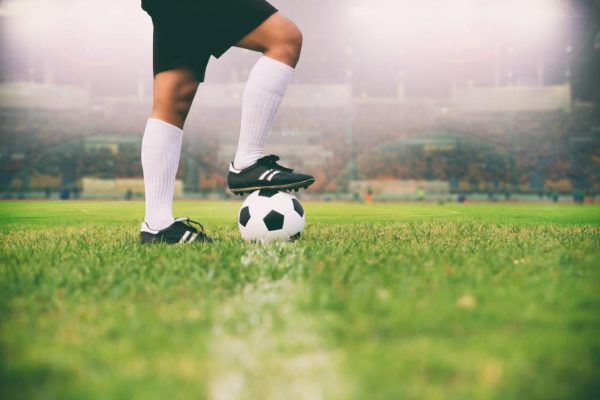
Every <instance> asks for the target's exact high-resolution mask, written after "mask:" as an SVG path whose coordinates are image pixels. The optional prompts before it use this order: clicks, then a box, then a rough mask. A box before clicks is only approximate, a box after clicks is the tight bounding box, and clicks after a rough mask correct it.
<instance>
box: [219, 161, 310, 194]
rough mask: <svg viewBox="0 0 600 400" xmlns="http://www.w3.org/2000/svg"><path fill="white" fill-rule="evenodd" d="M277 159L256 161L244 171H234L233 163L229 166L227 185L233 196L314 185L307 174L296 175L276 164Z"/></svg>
mask: <svg viewBox="0 0 600 400" xmlns="http://www.w3.org/2000/svg"><path fill="white" fill-rule="evenodd" d="M277 161H279V157H278V156H275V155H270V156H265V157H263V158H260V159H258V161H256V164H254V165H251V166H249V167H248V168H246V169H242V170H238V169H235V167H234V166H233V163H231V164H230V165H229V174H228V175H227V184H228V185H229V190H231V191H232V192H233V193H234V194H239V195H243V194H244V193H252V192H254V191H255V190H261V189H273V190H281V191H287V190H295V191H296V192H297V191H298V190H299V189H302V188H304V189H307V188H308V187H309V186H310V185H312V184H313V183H315V178H313V177H312V176H310V175H307V174H297V173H295V172H294V170H293V169H290V168H286V167H282V166H281V165H279V164H277Z"/></svg>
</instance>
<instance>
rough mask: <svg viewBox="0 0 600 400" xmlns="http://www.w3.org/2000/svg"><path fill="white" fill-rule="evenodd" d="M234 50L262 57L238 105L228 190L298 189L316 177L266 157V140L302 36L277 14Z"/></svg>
mask: <svg viewBox="0 0 600 400" xmlns="http://www.w3.org/2000/svg"><path fill="white" fill-rule="evenodd" d="M236 46H238V47H242V48H245V49H250V50H254V51H260V52H262V53H263V57H261V58H260V59H259V60H258V62H257V63H256V65H255V66H254V67H253V68H252V71H251V72H250V76H249V77H248V82H247V84H246V88H245V90H244V96H243V101H242V123H241V131H240V139H239V143H238V149H237V152H236V156H235V159H234V161H233V163H232V165H231V166H230V173H229V175H228V183H229V188H230V189H231V190H232V191H233V192H235V193H244V192H248V191H252V190H256V189H259V188H267V187H270V188H278V189H298V188H301V187H308V186H309V185H311V184H312V183H313V182H314V178H313V177H312V176H310V175H306V174H295V173H293V171H291V170H289V169H287V168H284V167H281V166H279V165H278V164H276V161H277V159H278V158H277V157H266V158H265V157H264V148H265V144H266V141H267V137H268V135H269V132H270V131H271V128H272V127H273V121H274V120H275V117H276V115H277V111H278V109H279V106H280V104H281V101H282V99H283V96H284V95H285V91H286V89H287V87H288V84H289V82H290V81H291V79H292V77H293V74H294V67H295V66H296V64H297V63H298V59H299V58H300V52H301V49H302V33H301V32H300V29H298V27H297V26H296V25H295V24H294V23H293V22H292V21H291V20H290V19H288V18H286V17H285V16H283V15H282V14H281V13H275V14H273V15H271V16H270V17H269V18H267V19H266V20H265V21H264V22H263V23H262V24H260V25H259V26H258V27H257V28H256V29H254V30H253V31H252V32H250V33H249V34H248V35H246V36H245V37H244V38H242V39H241V40H240V41H239V42H238V43H237V44H236Z"/></svg>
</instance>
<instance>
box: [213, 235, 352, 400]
mask: <svg viewBox="0 0 600 400" xmlns="http://www.w3.org/2000/svg"><path fill="white" fill-rule="evenodd" d="M290 247H291V246H290ZM302 259H303V249H302V248H298V247H296V248H287V249H283V250H281V248H278V247H277V246H275V247H269V246H265V247H255V248H252V250H250V252H249V253H248V254H246V255H245V256H244V257H243V258H242V264H244V266H243V267H242V268H248V269H250V268H257V269H259V273H260V275H261V278H259V280H258V282H256V283H254V284H251V285H247V286H246V287H245V288H244V289H243V290H242V292H241V293H239V294H238V295H236V296H234V297H233V298H231V299H230V300H229V301H227V302H226V303H225V304H224V305H223V306H222V307H220V309H219V310H218V313H217V314H216V317H215V318H216V321H215V324H214V327H213V335H212V340H211V343H210V344H209V351H210V356H211V359H212V360H211V363H210V365H211V379H210V383H209V385H210V387H209V394H210V398H211V399H213V400H225V399H227V400H231V399H311V400H313V399H316V400H319V399H337V398H347V397H348V391H349V386H348V382H346V381H345V380H344V379H343V377H342V375H341V373H340V368H339V366H340V364H341V360H342V354H341V353H336V352H334V351H332V350H331V349H330V348H329V347H328V346H327V343H325V341H324V340H323V338H322V337H321V336H320V335H319V320H318V319H317V318H315V317H314V316H312V315H310V314H308V313H306V312H305V311H303V310H301V309H300V307H299V306H300V302H301V301H302V299H303V298H305V297H304V296H305V295H306V290H305V289H304V288H303V287H302V286H301V285H300V284H299V283H296V282H293V281H292V279H291V277H290V275H293V273H294V272H298V271H299V270H301V268H302ZM273 269H277V270H279V271H282V270H283V271H289V272H284V275H283V277H282V278H281V279H279V280H275V281H274V280H271V278H270V277H271V276H272V271H273Z"/></svg>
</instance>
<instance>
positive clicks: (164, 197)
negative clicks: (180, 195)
mask: <svg viewBox="0 0 600 400" xmlns="http://www.w3.org/2000/svg"><path fill="white" fill-rule="evenodd" d="M198 84H199V81H198V80H197V79H196V77H195V76H194V74H193V73H192V71H190V70H189V69H186V68H177V69H172V70H167V71H164V72H160V73H158V74H157V75H156V77H155V79H154V105H153V109H152V116H151V118H150V119H149V120H148V123H147V124H146V130H145V132H144V138H143V140H142V168H143V171H144V186H145V191H146V217H145V222H146V224H147V225H148V226H149V227H150V228H152V229H154V230H162V229H164V228H166V227H168V226H170V225H171V224H173V221H174V220H175V218H174V217H173V211H172V203H173V192H174V185H175V175H176V174H177V169H178V167H179V157H180V153H181V143H182V140H183V130H182V129H183V124H184V122H185V119H186V117H187V114H188V112H189V110H190V107H191V105H192V101H193V99H194V95H195V94H196V90H197V89H198Z"/></svg>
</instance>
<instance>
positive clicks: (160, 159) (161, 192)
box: [142, 118, 183, 230]
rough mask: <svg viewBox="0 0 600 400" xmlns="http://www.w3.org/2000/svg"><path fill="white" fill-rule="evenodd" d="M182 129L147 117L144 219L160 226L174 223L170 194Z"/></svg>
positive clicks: (144, 161) (181, 138)
mask: <svg viewBox="0 0 600 400" xmlns="http://www.w3.org/2000/svg"><path fill="white" fill-rule="evenodd" d="M182 141H183V131H182V130H181V129H179V128H178V127H176V126H174V125H171V124H169V123H167V122H164V121H161V120H158V119H153V118H151V119H149V120H148V123H147V124H146V130H145V131H144V138H143V140H142V168H143V170H144V189H145V197H146V217H145V221H146V223H147V224H148V226H149V227H150V228H152V229H156V230H161V229H164V228H166V227H168V226H169V225H171V224H172V223H173V221H174V220H175V219H174V218H173V209H172V207H173V194H174V190H175V176H176V175H177V169H178V167H179V157H180V155H181V143H182Z"/></svg>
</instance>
